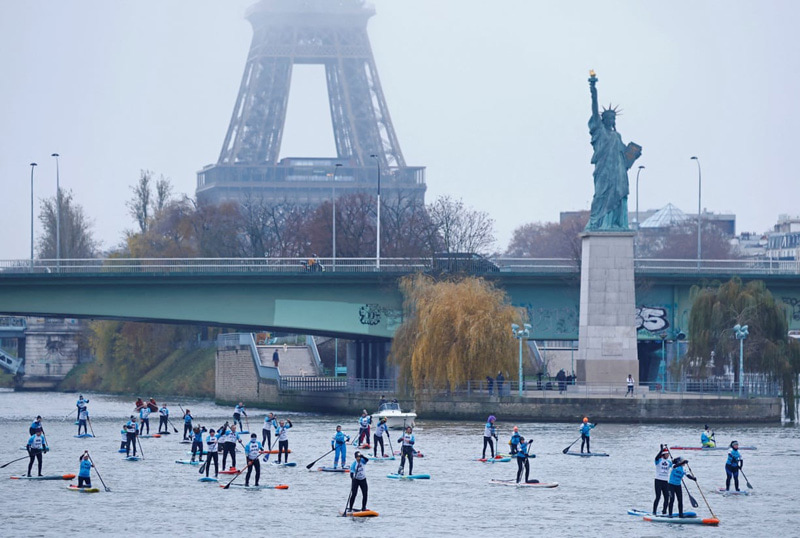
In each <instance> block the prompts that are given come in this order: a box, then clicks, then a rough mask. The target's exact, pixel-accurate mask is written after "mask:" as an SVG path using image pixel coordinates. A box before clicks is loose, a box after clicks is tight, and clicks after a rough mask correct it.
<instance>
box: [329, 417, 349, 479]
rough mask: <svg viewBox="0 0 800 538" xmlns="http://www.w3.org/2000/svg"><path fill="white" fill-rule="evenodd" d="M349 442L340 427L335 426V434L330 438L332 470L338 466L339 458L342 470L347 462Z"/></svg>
mask: <svg viewBox="0 0 800 538" xmlns="http://www.w3.org/2000/svg"><path fill="white" fill-rule="evenodd" d="M349 442H350V437H349V436H347V435H345V434H344V432H342V426H341V425H338V426H336V433H335V434H333V437H332V438H331V450H333V451H334V452H333V468H334V469H336V466H337V465H338V464H339V458H341V460H342V469H344V466H345V463H346V461H347V443H349Z"/></svg>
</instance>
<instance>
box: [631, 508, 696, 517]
mask: <svg viewBox="0 0 800 538" xmlns="http://www.w3.org/2000/svg"><path fill="white" fill-rule="evenodd" d="M628 515H629V516H637V517H644V516H660V517H666V516H665V515H664V514H654V513H652V512H647V511H645V510H636V509H635V508H631V509H630V510H628ZM672 517H674V518H675V517H678V513H677V512H675V513H674V514H672ZM683 517H697V513H696V512H684V513H683Z"/></svg>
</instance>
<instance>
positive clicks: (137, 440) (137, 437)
mask: <svg viewBox="0 0 800 538" xmlns="http://www.w3.org/2000/svg"><path fill="white" fill-rule="evenodd" d="M135 442H137V443H139V452H140V453H141V454H142V459H144V449H143V448H142V441H141V440H140V439H139V434H136V441H135Z"/></svg>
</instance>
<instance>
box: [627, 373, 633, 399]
mask: <svg viewBox="0 0 800 538" xmlns="http://www.w3.org/2000/svg"><path fill="white" fill-rule="evenodd" d="M625 383H626V384H627V385H628V392H626V393H625V397H626V398H627V397H628V394H630V395H631V396H633V386H634V385H635V384H636V383H635V382H634V381H633V376H632V375H631V374H628V379H626V380H625Z"/></svg>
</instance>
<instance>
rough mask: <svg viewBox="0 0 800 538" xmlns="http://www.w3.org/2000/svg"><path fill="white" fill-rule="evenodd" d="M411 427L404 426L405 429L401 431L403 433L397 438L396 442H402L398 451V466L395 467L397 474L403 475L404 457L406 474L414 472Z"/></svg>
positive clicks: (413, 440)
mask: <svg viewBox="0 0 800 538" xmlns="http://www.w3.org/2000/svg"><path fill="white" fill-rule="evenodd" d="M412 432H413V429H412V428H411V426H408V427H407V428H406V431H405V432H403V435H402V436H401V437H400V439H398V440H397V442H398V443H402V445H401V446H402V448H401V449H400V450H401V453H400V467H399V468H398V469H397V474H399V475H400V476H403V470H404V469H405V466H406V458H408V474H409V475H412V474H414V442H415V439H414V434H413V433H412Z"/></svg>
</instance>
